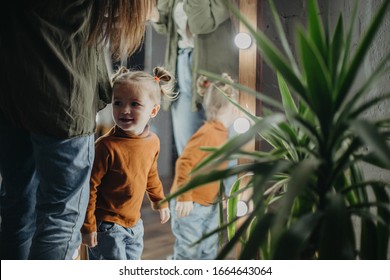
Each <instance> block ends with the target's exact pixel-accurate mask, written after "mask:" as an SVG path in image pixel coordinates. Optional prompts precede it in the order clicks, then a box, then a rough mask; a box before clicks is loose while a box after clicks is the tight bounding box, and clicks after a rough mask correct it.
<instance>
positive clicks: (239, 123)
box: [233, 117, 250, 133]
mask: <svg viewBox="0 0 390 280" xmlns="http://www.w3.org/2000/svg"><path fill="white" fill-rule="evenodd" d="M249 127H250V123H249V121H248V119H246V118H243V117H240V118H238V119H236V120H235V121H234V124H233V128H234V131H235V132H237V133H244V132H247V131H248V130H249Z"/></svg>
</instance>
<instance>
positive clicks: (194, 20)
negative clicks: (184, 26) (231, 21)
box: [184, 0, 230, 34]
mask: <svg viewBox="0 0 390 280" xmlns="http://www.w3.org/2000/svg"><path fill="white" fill-rule="evenodd" d="M184 11H185V12H186V14H187V16H188V25H189V27H190V31H191V32H192V33H193V34H207V33H211V32H213V31H214V30H216V29H217V28H218V26H219V25H220V24H221V23H222V22H224V21H226V20H227V19H228V18H229V16H230V14H229V10H228V8H227V7H226V6H225V3H224V1H223V0H208V1H206V0H202V1H199V0H184Z"/></svg>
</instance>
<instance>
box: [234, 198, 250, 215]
mask: <svg viewBox="0 0 390 280" xmlns="http://www.w3.org/2000/svg"><path fill="white" fill-rule="evenodd" d="M248 210H249V209H248V205H247V204H246V203H245V202H244V201H242V200H239V201H238V202H237V212H236V216H237V217H242V216H244V215H246V214H247V213H248Z"/></svg>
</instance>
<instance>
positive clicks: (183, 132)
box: [171, 48, 205, 155]
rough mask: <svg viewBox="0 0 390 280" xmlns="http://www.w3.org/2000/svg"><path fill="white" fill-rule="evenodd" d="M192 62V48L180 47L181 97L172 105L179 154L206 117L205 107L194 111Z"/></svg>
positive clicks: (179, 84) (173, 124) (178, 80)
mask: <svg viewBox="0 0 390 280" xmlns="http://www.w3.org/2000/svg"><path fill="white" fill-rule="evenodd" d="M191 63H192V48H187V49H180V50H179V53H178V56H177V71H176V72H177V83H178V86H179V97H178V99H177V100H175V101H174V102H173V104H172V107H171V114H172V126H173V134H174V139H175V143H176V150H177V154H178V155H181V153H182V152H183V149H184V147H185V145H186V144H187V142H188V140H189V139H190V138H191V136H192V135H193V134H194V133H195V132H196V131H197V130H198V128H199V127H200V126H201V125H202V124H203V121H204V119H205V117H204V111H203V109H200V110H199V111H197V112H193V111H192V93H191V81H192V73H191Z"/></svg>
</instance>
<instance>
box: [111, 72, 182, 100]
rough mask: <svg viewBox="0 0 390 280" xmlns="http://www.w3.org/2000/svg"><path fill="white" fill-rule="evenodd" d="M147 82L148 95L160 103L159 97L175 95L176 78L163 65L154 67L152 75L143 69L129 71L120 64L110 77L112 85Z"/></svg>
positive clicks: (166, 97)
mask: <svg viewBox="0 0 390 280" xmlns="http://www.w3.org/2000/svg"><path fill="white" fill-rule="evenodd" d="M136 82H149V84H150V85H151V88H152V89H155V90H152V92H150V96H151V97H152V98H155V101H156V103H160V101H161V98H165V99H169V100H173V99H175V98H176V97H177V93H176V92H174V89H175V83H176V80H175V78H174V77H173V75H172V74H171V73H169V72H168V71H167V70H166V69H164V68H163V67H155V68H154V69H153V75H151V74H149V73H147V72H145V71H131V70H129V69H127V68H126V67H124V66H121V67H120V68H119V69H118V70H117V71H116V73H114V75H113V76H112V78H111V83H112V87H113V88H114V87H115V86H116V85H119V84H122V83H136Z"/></svg>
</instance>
